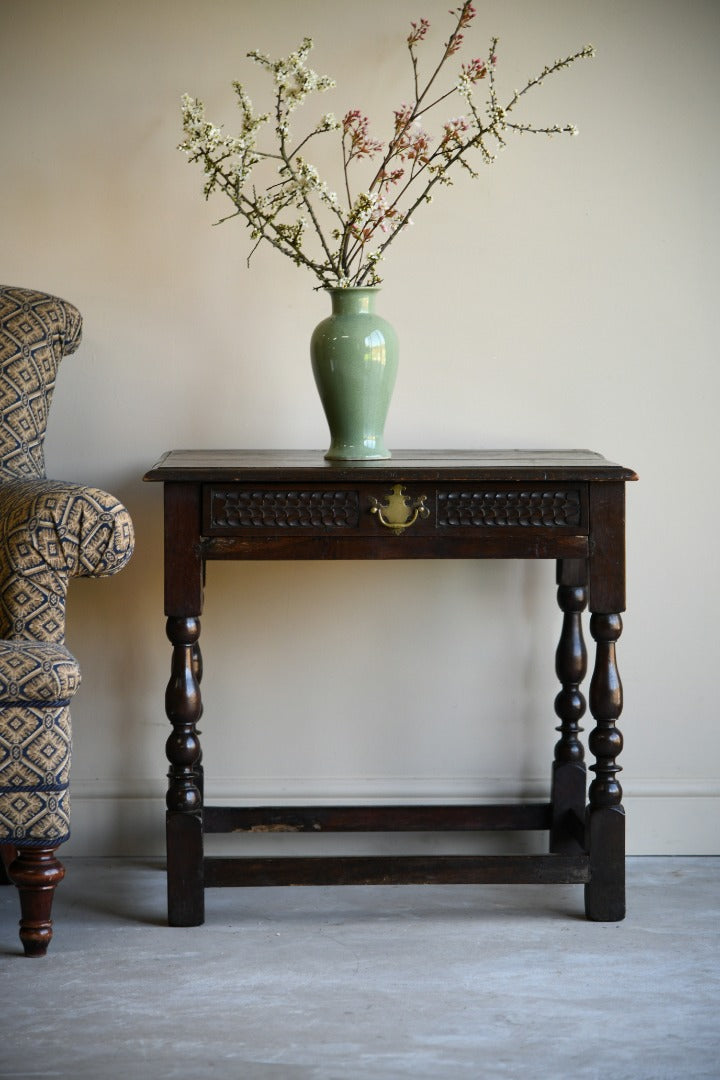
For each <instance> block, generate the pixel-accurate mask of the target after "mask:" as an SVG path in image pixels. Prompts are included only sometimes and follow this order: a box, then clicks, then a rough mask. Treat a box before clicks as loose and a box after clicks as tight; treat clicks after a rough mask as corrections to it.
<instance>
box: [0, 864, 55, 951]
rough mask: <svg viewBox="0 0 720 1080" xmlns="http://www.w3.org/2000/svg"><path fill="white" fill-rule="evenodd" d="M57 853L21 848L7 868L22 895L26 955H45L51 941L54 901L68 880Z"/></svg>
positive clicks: (23, 935) (22, 928)
mask: <svg viewBox="0 0 720 1080" xmlns="http://www.w3.org/2000/svg"><path fill="white" fill-rule="evenodd" d="M56 850H57V849H56V848H54V847H48V848H31V847H18V848H17V851H16V856H15V858H14V859H13V861H12V862H11V863H10V865H9V866H8V868H7V872H8V877H9V878H10V880H11V881H12V883H13V884H14V885H16V886H17V890H18V894H19V896H20V940H21V942H22V944H23V948H24V950H25V955H26V956H45V953H46V952H47V949H48V945H49V944H50V942H51V940H52V918H51V914H52V902H53V898H54V896H55V888H56V887H57V885H59V884H60V882H61V881H62V879H63V878H64V877H65V867H64V866H63V865H62V863H61V862H60V860H59V859H58V858H57V856H56V854H55V852H56Z"/></svg>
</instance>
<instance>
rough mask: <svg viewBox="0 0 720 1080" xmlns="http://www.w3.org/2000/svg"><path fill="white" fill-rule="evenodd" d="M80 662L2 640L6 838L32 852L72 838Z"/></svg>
mask: <svg viewBox="0 0 720 1080" xmlns="http://www.w3.org/2000/svg"><path fill="white" fill-rule="evenodd" d="M79 685H80V668H79V667H78V663H77V660H75V658H74V657H73V656H71V655H70V653H69V652H68V651H67V649H66V648H64V647H63V646H62V645H54V644H51V643H45V642H39V641H34V642H29V641H28V642H15V641H0V778H1V785H2V786H0V836H1V837H3V839H6V840H12V841H13V842H14V843H15V844H24V845H26V846H31V845H36V844H37V845H41V846H47V845H48V844H49V843H56V842H60V841H62V840H64V839H67V837H68V835H69V833H70V800H69V796H68V782H69V777H70V709H69V708H68V703H69V701H70V699H71V698H72V696H73V694H74V693H75V691H76V690H77V688H78V686H79Z"/></svg>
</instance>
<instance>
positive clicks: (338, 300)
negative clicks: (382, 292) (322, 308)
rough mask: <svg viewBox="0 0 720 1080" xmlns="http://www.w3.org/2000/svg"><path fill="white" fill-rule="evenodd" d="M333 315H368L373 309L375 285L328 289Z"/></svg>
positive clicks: (375, 293)
mask: <svg viewBox="0 0 720 1080" xmlns="http://www.w3.org/2000/svg"><path fill="white" fill-rule="evenodd" d="M328 292H329V293H330V300H331V301H332V312H333V315H369V314H371V313H372V312H373V311H374V310H375V297H376V296H377V293H378V292H379V289H378V288H377V287H376V286H367V287H364V286H353V287H351V288H347V289H328Z"/></svg>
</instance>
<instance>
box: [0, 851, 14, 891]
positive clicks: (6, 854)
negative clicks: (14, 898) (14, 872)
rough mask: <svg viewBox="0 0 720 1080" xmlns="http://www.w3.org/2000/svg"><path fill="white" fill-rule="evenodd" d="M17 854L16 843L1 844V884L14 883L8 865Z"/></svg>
mask: <svg viewBox="0 0 720 1080" xmlns="http://www.w3.org/2000/svg"><path fill="white" fill-rule="evenodd" d="M16 855H17V848H16V847H15V845H14V844H0V885H12V881H11V880H10V875H9V874H8V866H9V865H10V863H11V862H12V861H13V859H14V858H15V856H16Z"/></svg>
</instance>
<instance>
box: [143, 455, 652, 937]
mask: <svg viewBox="0 0 720 1080" xmlns="http://www.w3.org/2000/svg"><path fill="white" fill-rule="evenodd" d="M145 479H146V480H149V481H155V482H161V483H163V484H164V489H165V612H166V615H167V617H168V621H167V632H168V637H169V639H170V642H171V644H172V650H173V651H172V664H171V676H170V681H169V683H168V687H167V692H166V703H165V704H166V713H167V716H168V719H169V720H170V722H171V724H172V733H171V735H170V737H169V739H168V742H167V747H166V749H167V757H168V760H169V762H170V772H169V786H168V794H167V806H168V810H167V844H168V917H169V921H170V923H171V924H172V925H175V926H194V925H198V924H200V923H202V921H203V918H204V889H205V888H206V887H209V886H212V885H227V884H237V885H239V884H244V885H250V884H252V885H259V884H311V883H312V884H346V883H347V884H349V883H354V884H360V883H380V882H426V883H434V882H437V883H440V882H463V881H465V882H504V881H510V882H519V883H520V882H530V881H533V882H536V881H543V882H547V883H560V882H578V883H584V884H585V897H586V913H587V916H588V918H590V919H599V920H615V919H619V918H622V917H623V914H624V910H625V909H624V813H623V810H622V804H621V801H620V799H621V791H620V785H619V783H618V782H617V779H616V774H617V772H618V770H619V766H618V765H617V762H616V758H617V755H618V754H619V751H620V749H621V746H622V740H621V737H620V735H619V732H618V731H617V728H616V727H615V721H616V720H617V717H618V716H619V714H620V710H621V707H622V690H621V687H620V683H619V676H618V675H617V665H616V660H615V642H616V641H617V638H618V637H619V634H620V628H621V623H620V614H619V613H620V612H621V611H623V610H624V606H625V552H624V544H625V502H624V500H625V484H626V482H627V481H631V480H635V479H636V476H635V473H634V472H632V470H630V469H626V468H623V467H622V466H620V465H616V464H614V463H612V462H609V461H606V460H605V459H604V458H603V457H601V456H600V455H599V454H595V453H593V452H591V451H588V450H568V451H558V450H538V451H525V450H510V451H475V450H460V451H452V450H451V451H418V450H408V451H400V452H398V453H396V454H395V455H394V456H393V458H392V459H390V460H389V461H379V462H363V463H353V462H349V463H348V462H340V463H338V462H327V461H325V460H324V458H323V456H322V453H321V452H320V451H275V450H173V451H170V452H169V453H168V454H165V455H164V456H163V457H162V459H161V460H160V461H159V462H158V463H157V465H156V466H155V467H154V468H153V469H151V470H150V471H149V472H148V473H147V474H146V476H145ZM413 508H414V509H413ZM457 558H462V559H508V558H515V559H555V560H557V567H558V575H557V583H558V603H559V606H560V609H561V611H562V613H563V626H562V632H561V636H560V643H559V645H558V647H557V650H556V672H557V675H558V679H559V681H560V684H561V689H560V692H559V693H558V695H557V698H556V701H555V713H556V715H557V717H558V718H559V720H560V726H559V728H558V731H559V732H560V738H559V740H558V742H557V744H556V747H555V760H554V762H553V772H552V787H551V792H550V802H549V803H534V804H519V805H516V804H507V805H506V804H502V805H494V806H477V805H475V806H455V805H453V806H436V805H432V806H414V805H413V806H375V807H368V806H362V807H357V806H353V807H342V806H340V807H326V806H322V807H204V806H203V793H202V786H203V785H202V764H201V762H202V755H201V748H200V741H199V738H198V731H197V722H198V720H199V718H200V716H201V714H202V700H201V694H200V680H201V675H202V660H201V656H200V646H199V636H200V616H201V614H202V605H203V587H204V577H205V568H206V565H207V563H208V562H210V561H212V560H227V559H233V560H235V559H239V560H260V559H262V560H273V559H283V560H284V559H290V560H302V559H314V560H315V559H316V560H331V559H370V560H373V559H457ZM586 604H587V606H589V609H590V611H591V613H592V617H591V631H592V634H593V637H594V640H595V642H596V658H595V667H594V674H593V679H592V682H591V687H590V710H591V713H592V715H593V717H594V719H595V723H596V727H595V729H594V731H593V732H592V733H591V736H590V740H589V747H590V750H591V752H592V753H593V755H594V758H595V764H593V765H592V766H591V768H592V769H593V771H594V773H595V779H594V780H593V783H592V784H591V786H590V792H589V804H588V806H587V809H586V795H585V782H586V778H585V762H584V752H583V747H582V743H581V741H580V734H581V731H582V729H581V727H580V719H581V718H582V716H583V713H584V710H585V699H584V697H583V694H582V691H581V683H582V681H583V677H584V675H585V671H586V666H587V655H586V650H585V644H584V641H583V636H582V612H583V609H584V608H585V606H586ZM488 829H492V830H514V829H515V830H517V829H526V830H536V829H541V830H546V831H548V832H549V847H550V854H549V855H545V856H527V855H517V856H479V855H478V856H440V855H434V856H422V857H420V856H402V857H395V856H384V857H376V856H369V857H365V856H364V857H359V858H343V857H316V858H312V859H307V858H301V859H298V858H291V857H288V858H284V859H272V858H270V859H247V858H244V859H226V858H223V859H208V858H205V857H204V854H203V835H204V833H206V832H207V833H211V832H213V833H215V832H234V831H235V832H257V833H273V832H305V833H312V832H326V831H333V832H346V831H352V832H375V831H383V830H392V831H397V832H400V831H416V830H422V831H428V832H433V831H440V830H442V831H445V830H449V831H469V830H488Z"/></svg>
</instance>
